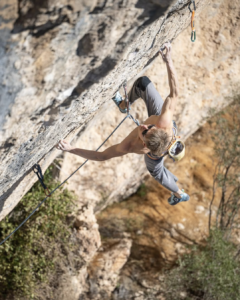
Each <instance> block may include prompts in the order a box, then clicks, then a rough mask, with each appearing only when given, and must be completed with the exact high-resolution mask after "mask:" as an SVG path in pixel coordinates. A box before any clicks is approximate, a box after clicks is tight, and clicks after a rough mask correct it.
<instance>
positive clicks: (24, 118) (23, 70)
mask: <svg viewBox="0 0 240 300" xmlns="http://www.w3.org/2000/svg"><path fill="white" fill-rule="evenodd" d="M35 2H36V3H35ZM35 2H34V1H21V0H19V1H18V2H14V1H13V2H12V3H11V4H9V3H7V2H6V3H5V4H4V3H3V5H2V7H1V12H2V16H4V17H2V19H1V20H2V21H1V27H0V30H1V39H2V41H1V45H2V51H1V56H0V59H1V62H2V63H3V66H4V68H3V70H2V71H1V73H0V76H1V83H2V85H1V89H2V91H1V102H0V103H1V108H2V109H1V117H0V124H1V135H0V139H1V147H0V151H1V170H0V171H1V180H0V210H1V213H0V219H2V218H3V217H5V216H6V215H7V214H8V213H9V212H10V211H11V210H12V209H13V208H14V207H15V205H16V204H17V203H18V202H19V200H20V199H21V198H22V196H23V195H24V194H25V193H26V192H27V191H28V190H29V188H30V187H31V186H32V184H33V183H34V182H35V181H36V179H37V178H36V176H35V175H34V174H33V172H32V166H33V165H34V164H35V163H39V162H40V163H41V166H42V168H43V170H45V169H46V168H47V167H48V166H49V164H50V163H51V162H52V161H53V159H54V158H55V157H56V156H57V155H58V151H57V150H56V149H54V146H55V145H56V143H57V142H58V141H59V140H60V139H62V138H66V137H69V138H71V137H73V136H75V135H76V134H78V136H81V132H83V130H84V128H85V127H86V125H87V124H88V123H89V121H90V120H92V119H93V118H94V116H95V115H97V114H98V112H99V110H101V109H102V108H103V104H104V103H106V104H108V103H110V102H111V97H112V96H113V94H114V93H115V92H116V90H117V89H118V87H119V86H120V85H121V84H122V82H123V81H124V80H130V79H133V78H135V77H136V76H138V75H139V74H140V73H142V72H143V71H144V70H145V69H146V68H147V67H148V66H149V65H150V64H151V63H152V62H153V60H154V57H155V54H156V53H157V51H158V49H159V48H160V46H161V45H162V44H163V43H164V42H166V41H168V40H171V41H172V40H174V39H175V38H176V37H177V35H178V34H179V33H180V32H181V31H182V30H183V29H184V28H185V27H186V26H188V25H189V23H190V18H191V14H190V12H189V9H188V4H189V2H190V1H184V0H182V1H169V2H167V1H160V0H159V1H152V2H145V1H141V0H138V1H136V0H135V1H133V0H132V1H91V2H89V1H80V2H79V1H78V2H74V1H68V3H67V4H66V3H65V2H64V0H62V1H51V2H50V1H49V2H48V1H47V0H46V1H43V2H41V3H40V2H38V1H35ZM205 4H206V1H205V0H199V1H196V5H197V14H198V13H199V12H200V11H201V9H202V7H203V6H204V5H205ZM8 16H9V17H8ZM104 108H105V110H106V106H104ZM123 188H124V187H123Z"/></svg>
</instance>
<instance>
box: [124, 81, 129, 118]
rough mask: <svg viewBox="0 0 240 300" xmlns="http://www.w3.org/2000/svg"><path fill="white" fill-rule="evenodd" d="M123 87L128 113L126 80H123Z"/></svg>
mask: <svg viewBox="0 0 240 300" xmlns="http://www.w3.org/2000/svg"><path fill="white" fill-rule="evenodd" d="M123 89H124V93H125V102H126V106H127V114H128V115H129V99H128V94H127V81H126V80H125V81H124V82H123Z"/></svg>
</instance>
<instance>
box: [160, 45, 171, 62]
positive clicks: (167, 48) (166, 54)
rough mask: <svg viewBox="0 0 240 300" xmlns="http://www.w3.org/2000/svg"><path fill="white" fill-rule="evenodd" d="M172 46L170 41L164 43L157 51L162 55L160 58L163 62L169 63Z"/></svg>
mask: <svg viewBox="0 0 240 300" xmlns="http://www.w3.org/2000/svg"><path fill="white" fill-rule="evenodd" d="M171 52H172V46H171V43H170V42H168V43H165V44H164V45H163V47H162V48H161V49H160V50H159V53H160V54H161V55H162V59H163V61H164V62H165V63H169V62H170V61H171V60H172V57H171Z"/></svg>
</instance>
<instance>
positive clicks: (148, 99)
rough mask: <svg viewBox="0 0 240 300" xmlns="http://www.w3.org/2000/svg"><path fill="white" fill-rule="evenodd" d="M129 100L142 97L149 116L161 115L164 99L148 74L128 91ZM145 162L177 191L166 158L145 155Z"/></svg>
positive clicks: (158, 176) (164, 183)
mask: <svg viewBox="0 0 240 300" xmlns="http://www.w3.org/2000/svg"><path fill="white" fill-rule="evenodd" d="M128 97H129V102H130V103H133V102H134V101H136V100H137V99H138V98H142V99H143V100H144V102H145V104H146V107H147V111H148V116H149V117H150V116H152V115H160V114H161V111H162V106H163V99H162V97H161V96H160V94H159V93H158V91H157V90H156V88H155V86H154V84H153V83H152V82H151V81H150V79H149V78H148V77H146V76H143V77H140V78H138V79H137V80H136V81H135V83H134V85H133V87H132V89H131V90H130V92H129V93H128ZM144 159H145V163H146V166H147V169H148V171H149V173H150V174H151V175H152V176H153V177H154V178H155V179H156V180H157V181H158V182H159V183H160V184H161V185H162V186H164V187H165V188H167V189H168V190H169V191H171V192H174V193H176V192H177V191H178V186H177V184H176V182H177V180H178V179H177V177H176V176H175V175H173V174H172V173H171V172H170V171H169V170H168V169H167V168H165V167H164V165H163V160H164V158H163V157H161V158H159V159H158V160H153V159H151V158H150V157H148V156H147V155H146V154H145V155H144Z"/></svg>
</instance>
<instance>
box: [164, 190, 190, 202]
mask: <svg viewBox="0 0 240 300" xmlns="http://www.w3.org/2000/svg"><path fill="white" fill-rule="evenodd" d="M189 199H190V196H189V195H188V194H186V193H184V190H182V194H181V198H178V197H176V196H175V195H174V194H172V195H171V197H170V198H169V199H168V203H169V204H170V205H176V204H178V203H180V202H184V201H188V200H189Z"/></svg>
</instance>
